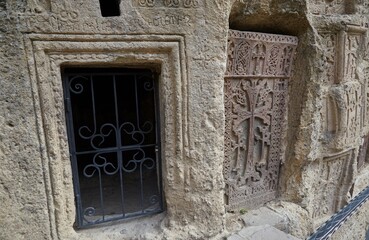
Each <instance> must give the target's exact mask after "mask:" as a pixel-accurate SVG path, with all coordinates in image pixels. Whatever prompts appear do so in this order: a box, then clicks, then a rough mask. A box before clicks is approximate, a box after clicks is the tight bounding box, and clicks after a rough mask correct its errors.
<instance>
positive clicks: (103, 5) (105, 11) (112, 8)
mask: <svg viewBox="0 0 369 240" xmlns="http://www.w3.org/2000/svg"><path fill="white" fill-rule="evenodd" d="M99 1H100V10H101V15H102V16H103V17H113V16H120V9H119V4H120V0H99Z"/></svg>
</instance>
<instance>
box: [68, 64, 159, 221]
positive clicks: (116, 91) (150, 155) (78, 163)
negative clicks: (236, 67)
mask: <svg viewBox="0 0 369 240" xmlns="http://www.w3.org/2000/svg"><path fill="white" fill-rule="evenodd" d="M63 81H64V82H63V83H64V96H65V102H66V116H67V118H66V119H67V128H68V140H69V147H70V155H71V162H72V171H73V182H74V190H75V195H76V205H77V221H76V225H77V227H84V226H89V225H94V224H97V223H102V222H107V221H111V220H116V219H126V218H131V217H136V216H143V215H148V214H153V213H158V212H161V211H163V203H162V191H161V170H160V169H161V167H160V137H159V120H158V109H157V107H158V104H157V94H156V93H157V89H156V77H155V74H154V73H153V72H152V71H151V70H148V69H121V68H119V69H118V68H106V69H98V68H84V69H83V68H67V69H64V71H63Z"/></svg>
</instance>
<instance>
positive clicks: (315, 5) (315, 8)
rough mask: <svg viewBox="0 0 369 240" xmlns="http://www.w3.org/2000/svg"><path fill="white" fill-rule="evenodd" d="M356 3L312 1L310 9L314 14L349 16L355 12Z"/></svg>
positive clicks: (325, 0)
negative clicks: (348, 14)
mask: <svg viewBox="0 0 369 240" xmlns="http://www.w3.org/2000/svg"><path fill="white" fill-rule="evenodd" d="M355 8H356V6H355V3H353V1H350V0H310V1H309V9H310V11H311V12H312V13H313V14H319V15H320V14H328V15H330V14H347V13H353V12H354V11H355Z"/></svg>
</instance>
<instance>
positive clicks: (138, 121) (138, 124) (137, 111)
mask: <svg viewBox="0 0 369 240" xmlns="http://www.w3.org/2000/svg"><path fill="white" fill-rule="evenodd" d="M137 95H138V88H137V75H135V100H136V120H137V128H138V129H139V130H140V131H141V128H140V118H139V107H138V96H137ZM141 149H142V148H141ZM142 151H143V152H144V156H145V151H144V150H143V149H142ZM140 187H141V189H140V190H141V191H140V193H141V212H142V213H143V210H144V206H143V198H144V196H143V182H142V162H141V163H140Z"/></svg>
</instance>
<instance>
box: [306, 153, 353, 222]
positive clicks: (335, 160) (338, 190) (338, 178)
mask: <svg viewBox="0 0 369 240" xmlns="http://www.w3.org/2000/svg"><path fill="white" fill-rule="evenodd" d="M353 157H354V152H353V150H349V151H346V152H343V153H339V154H337V155H334V156H330V157H325V158H323V160H322V162H321V163H320V167H319V179H317V183H316V191H319V194H314V196H315V199H314V201H315V203H316V204H315V207H314V209H313V212H312V217H313V218H314V219H319V218H322V217H324V216H327V215H331V214H333V213H335V212H336V211H338V210H339V209H340V208H341V207H343V206H344V205H345V204H346V203H347V193H348V191H349V189H350V185H351V181H352V174H351V173H352V161H353Z"/></svg>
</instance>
